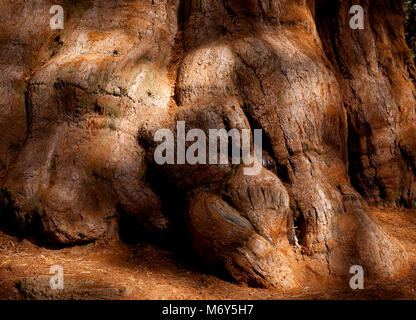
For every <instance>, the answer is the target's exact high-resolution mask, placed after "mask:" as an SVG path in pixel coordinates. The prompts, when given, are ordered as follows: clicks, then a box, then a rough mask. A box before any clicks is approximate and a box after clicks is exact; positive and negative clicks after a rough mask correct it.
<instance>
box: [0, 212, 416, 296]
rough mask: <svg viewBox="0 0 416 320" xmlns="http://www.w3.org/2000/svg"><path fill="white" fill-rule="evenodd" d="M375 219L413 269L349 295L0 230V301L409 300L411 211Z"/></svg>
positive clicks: (130, 250)
mask: <svg viewBox="0 0 416 320" xmlns="http://www.w3.org/2000/svg"><path fill="white" fill-rule="evenodd" d="M371 215H372V217H373V219H374V220H376V221H377V222H378V224H379V225H380V226H381V228H382V229H383V230H384V231H385V232H386V233H387V234H389V235H390V236H392V237H394V238H396V239H397V240H398V241H399V242H400V243H401V244H402V245H403V246H404V247H405V249H406V250H407V253H408V256H409V262H410V264H411V271H410V273H409V274H407V275H403V276H401V277H398V278H397V279H394V280H386V281H383V282H378V283H365V289H364V290H356V291H354V290H351V289H350V288H349V285H348V280H347V279H346V280H345V281H343V282H342V283H334V284H333V285H328V288H325V289H322V288H321V289H312V288H308V287H306V288H303V289H302V290H297V291H292V292H281V291H277V290H266V289H254V288H249V287H247V286H244V285H238V284H233V283H230V282H228V281H225V280H223V279H220V278H218V277H216V276H214V275H210V274H209V273H208V272H205V271H201V266H198V264H197V263H194V262H193V261H189V259H188V260H187V259H183V258H181V255H178V254H177V253H176V252H175V251H172V250H168V249H163V248H160V247H158V246H156V245H152V244H148V243H139V244H134V245H133V244H125V243H123V242H121V241H111V242H108V241H98V242H95V243H91V244H88V245H85V246H76V247H70V248H63V249H50V248H45V247H42V246H37V245H35V244H34V243H32V242H30V241H28V240H26V239H25V240H19V239H17V238H16V237H14V236H11V235H8V234H5V233H4V232H0V299H161V300H163V299H208V300H210V299H242V300H245V299H415V298H416V293H415V288H416V210H394V211H393V210H387V209H386V210H384V209H383V210H380V209H373V211H372V213H371ZM53 265H59V266H62V267H63V270H64V290H51V289H50V286H49V280H50V278H51V276H52V275H50V274H49V270H50V267H51V266H53Z"/></svg>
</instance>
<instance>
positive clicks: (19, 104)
mask: <svg viewBox="0 0 416 320" xmlns="http://www.w3.org/2000/svg"><path fill="white" fill-rule="evenodd" d="M54 4H58V5H62V7H63V8H64V12H65V24H64V29H63V30H51V28H50V26H49V19H50V18H51V16H52V15H51V14H49V9H50V7H51V6H52V5H54ZM353 4H354V5H356V4H360V5H361V6H362V7H363V9H364V29H363V30H360V29H356V30H354V29H351V27H350V19H351V17H352V15H351V14H350V8H351V6H352V5H353ZM1 7H2V10H3V14H2V16H1V18H0V19H1V20H0V22H1V27H0V28H1V29H0V30H1V31H0V32H1V40H0V46H1V48H2V54H1V60H0V69H1V71H2V72H1V74H0V77H1V78H0V79H1V82H0V88H1V93H2V96H3V99H2V100H1V101H2V102H1V109H0V121H1V124H2V126H3V130H2V131H1V132H0V182H1V200H2V201H1V203H2V205H1V216H0V218H1V219H2V220H3V221H7V222H8V223H9V225H10V224H12V225H14V226H15V227H18V228H19V229H20V230H23V233H24V234H25V235H26V234H28V233H29V232H33V231H36V232H37V231H41V234H42V235H44V236H47V238H48V240H49V241H54V242H58V243H63V244H75V243H83V242H88V241H92V240H95V239H99V238H102V237H105V236H111V234H112V232H113V231H111V230H113V229H114V228H112V226H113V223H112V221H115V222H116V223H123V221H124V223H126V221H127V222H128V223H127V224H129V225H130V226H129V228H128V230H129V231H128V232H133V233H138V234H142V233H150V234H157V233H160V232H166V230H169V228H177V226H178V225H179V226H181V225H183V226H186V228H187V230H188V232H189V235H190V238H191V240H192V244H193V248H194V250H195V251H196V252H197V253H198V254H199V255H200V256H201V257H203V258H204V259H205V261H206V262H207V263H208V264H209V265H210V266H212V267H213V268H215V267H220V268H225V270H227V272H228V273H229V274H230V275H231V276H232V277H233V278H234V279H235V280H237V281H240V282H246V283H249V284H251V285H254V286H263V287H283V288H294V287H298V286H303V285H305V284H306V283H310V282H311V281H323V280H325V279H329V278H332V277H340V276H345V275H348V274H349V270H350V266H352V265H361V266H363V267H364V269H365V270H366V272H367V274H368V275H370V276H373V277H391V276H394V275H396V274H398V273H401V272H404V271H406V269H407V256H406V253H405V252H404V250H403V248H402V247H401V246H400V245H399V244H397V243H395V242H394V241H392V240H390V239H389V238H388V237H387V236H386V235H385V234H384V233H383V232H382V231H381V230H380V229H379V228H378V227H377V225H376V224H375V223H374V222H373V221H372V220H371V219H370V218H369V216H368V210H369V205H371V206H390V207H398V206H403V207H406V208H416V200H415V198H416V181H415V178H416V166H415V159H416V139H415V138H416V126H415V120H416V118H415V117H416V115H415V110H416V108H415V107H416V88H415V84H414V83H415V82H414V81H415V77H416V72H415V66H414V62H413V59H412V56H411V53H410V51H409V48H408V46H407V45H406V41H405V32H404V28H403V8H402V5H401V3H400V2H399V1H396V0H373V1H369V0H358V1H354V3H353V1H350V0H337V1H335V0H319V1H315V0H299V1H293V0H268V1H266V0H260V1H254V0H233V1H231V0H200V1H191V0H183V1H179V0H165V1H162V0H152V1H150V0H146V1H128V0H119V1H106V0H89V1H88V0H85V1H58V0H54V1H47V0H41V1H39V0H36V1H35V0H33V1H14V2H9V1H3V0H2V1H1ZM179 121H185V124H186V131H189V130H190V129H193V128H198V129H202V130H204V131H205V132H206V134H207V136H208V134H209V129H220V128H223V129H226V130H230V129H233V128H236V129H239V130H243V129H251V130H254V129H262V134H263V151H262V152H263V154H262V160H263V161H262V165H263V166H262V169H261V172H260V173H259V174H258V175H254V176H249V175H245V174H244V169H245V167H246V166H245V165H237V166H235V165H232V164H231V163H230V164H228V165H227V164H224V165H214V164H211V165H190V164H183V165H182V164H175V165H162V166H159V165H157V164H156V163H155V161H154V152H155V148H156V147H157V143H156V142H155V141H154V136H155V134H156V131H157V130H158V129H161V128H167V129H170V130H172V131H173V132H174V133H175V134H176V132H175V130H176V128H177V126H178V122H179ZM176 142H177V141H176ZM175 145H176V144H175Z"/></svg>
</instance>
